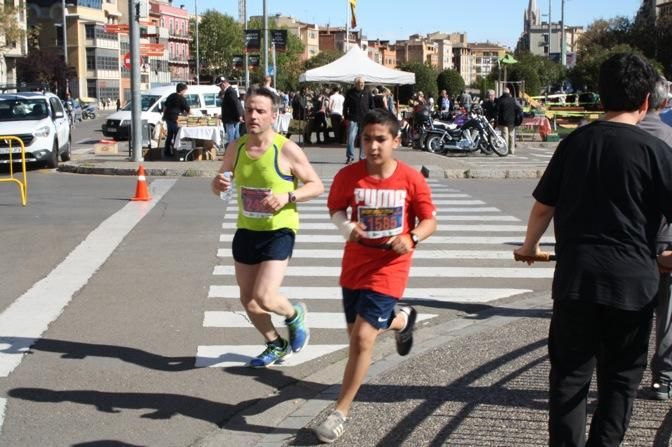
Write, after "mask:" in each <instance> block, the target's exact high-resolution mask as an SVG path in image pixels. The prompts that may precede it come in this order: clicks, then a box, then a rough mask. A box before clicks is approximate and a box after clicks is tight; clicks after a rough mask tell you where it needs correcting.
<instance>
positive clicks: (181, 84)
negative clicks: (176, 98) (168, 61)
mask: <svg viewBox="0 0 672 447" xmlns="http://www.w3.org/2000/svg"><path fill="white" fill-rule="evenodd" d="M186 89H187V84H185V83H184V82H178V83H177V87H175V91H176V92H177V93H182V92H183V91H185V90H186Z"/></svg>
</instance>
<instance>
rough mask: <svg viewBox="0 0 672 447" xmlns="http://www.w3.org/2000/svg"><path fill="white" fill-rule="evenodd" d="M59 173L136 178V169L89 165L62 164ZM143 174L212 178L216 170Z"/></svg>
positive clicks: (163, 170) (167, 170)
mask: <svg viewBox="0 0 672 447" xmlns="http://www.w3.org/2000/svg"><path fill="white" fill-rule="evenodd" d="M57 170H58V171H59V172H65V173H70V174H94V175H110V176H114V175H120V176H121V175H125V176H137V175H138V170H137V168H122V167H106V166H95V165H91V164H81V165H80V164H75V163H63V164H61V165H59V167H58V169H57ZM145 174H146V175H147V176H149V177H214V176H215V174H217V170H216V169H213V170H210V169H195V168H186V169H171V168H145Z"/></svg>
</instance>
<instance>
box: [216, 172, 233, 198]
mask: <svg viewBox="0 0 672 447" xmlns="http://www.w3.org/2000/svg"><path fill="white" fill-rule="evenodd" d="M222 175H224V178H225V179H227V180H228V181H230V182H231V183H230V185H229V189H227V190H226V191H221V192H220V193H219V198H220V199H222V200H224V201H225V202H228V201H229V199H230V198H231V196H233V191H235V188H236V186H235V184H234V182H233V180H232V173H231V171H226V172H224V173H223V174H222Z"/></svg>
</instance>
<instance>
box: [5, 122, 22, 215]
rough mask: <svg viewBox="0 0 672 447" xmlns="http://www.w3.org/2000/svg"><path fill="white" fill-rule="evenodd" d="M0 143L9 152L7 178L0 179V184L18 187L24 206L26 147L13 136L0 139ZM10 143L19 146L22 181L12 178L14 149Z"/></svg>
mask: <svg viewBox="0 0 672 447" xmlns="http://www.w3.org/2000/svg"><path fill="white" fill-rule="evenodd" d="M0 141H4V143H5V144H6V145H7V146H8V148H9V149H8V151H9V178H3V179H0V182H12V183H16V184H17V185H18V186H19V194H20V195H21V205H23V206H26V204H27V203H28V176H27V175H26V147H25V146H24V145H23V140H21V138H19V137H15V136H9V135H8V136H3V137H0ZM12 142H18V143H19V146H21V173H22V174H23V181H21V180H19V179H17V178H15V177H14V160H13V159H12V157H13V156H14V147H13V145H12Z"/></svg>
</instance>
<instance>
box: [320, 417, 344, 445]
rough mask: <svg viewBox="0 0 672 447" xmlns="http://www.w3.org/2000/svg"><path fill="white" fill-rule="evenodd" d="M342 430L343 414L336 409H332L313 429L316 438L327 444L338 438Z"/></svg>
mask: <svg viewBox="0 0 672 447" xmlns="http://www.w3.org/2000/svg"><path fill="white" fill-rule="evenodd" d="M344 431H345V416H343V413H341V412H340V411H338V410H334V411H333V412H332V413H331V414H330V415H329V416H328V417H327V419H325V420H324V422H322V423H321V424H320V425H318V426H317V427H316V428H315V429H313V432H314V433H315V436H317V439H319V440H320V441H322V442H326V443H327V444H331V443H332V442H334V441H335V440H337V439H338V438H340V437H341V435H342V434H343V432H344Z"/></svg>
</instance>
